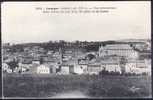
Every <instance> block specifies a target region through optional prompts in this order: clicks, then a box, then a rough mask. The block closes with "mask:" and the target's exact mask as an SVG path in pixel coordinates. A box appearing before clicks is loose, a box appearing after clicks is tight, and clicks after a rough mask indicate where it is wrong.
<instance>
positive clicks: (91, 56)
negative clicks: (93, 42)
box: [87, 54, 96, 60]
mask: <svg viewBox="0 0 153 100" xmlns="http://www.w3.org/2000/svg"><path fill="white" fill-rule="evenodd" d="M87 58H88V59H89V60H92V59H93V58H96V57H95V55H93V54H88V55H87Z"/></svg>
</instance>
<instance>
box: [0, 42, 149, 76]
mask: <svg viewBox="0 0 153 100" xmlns="http://www.w3.org/2000/svg"><path fill="white" fill-rule="evenodd" d="M2 70H3V73H19V74H53V75H71V74H78V75H82V74H89V75H92V74H95V75H99V74H113V75H124V74H129V75H151V40H143V41H138V40H132V41H130V40H126V41H100V42H97V41H95V42H94V41H91V42H87V41H75V42H67V41H64V40H60V41H49V42H45V43H23V44H10V43H4V44H2Z"/></svg>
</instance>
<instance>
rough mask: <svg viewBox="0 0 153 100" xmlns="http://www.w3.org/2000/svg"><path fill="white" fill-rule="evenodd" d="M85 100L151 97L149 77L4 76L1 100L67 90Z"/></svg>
mask: <svg viewBox="0 0 153 100" xmlns="http://www.w3.org/2000/svg"><path fill="white" fill-rule="evenodd" d="M73 90H75V91H76V90H77V91H81V92H82V93H84V94H86V95H88V97H103V98H104V97H106V98H107V97H110V98H111V97H113V98H114V97H136V98H139V97H151V77H149V76H97V75H92V76H91V75H57V76H56V75H36V74H35V75H30V74H27V75H24V74H23V75H19V74H4V75H3V96H4V97H52V96H54V95H56V94H58V93H62V92H67V91H73Z"/></svg>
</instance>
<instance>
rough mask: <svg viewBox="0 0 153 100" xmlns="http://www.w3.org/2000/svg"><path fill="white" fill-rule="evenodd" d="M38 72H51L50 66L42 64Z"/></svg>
mask: <svg viewBox="0 0 153 100" xmlns="http://www.w3.org/2000/svg"><path fill="white" fill-rule="evenodd" d="M37 73H38V74H49V73H50V68H49V67H48V66H46V65H40V66H38V67H37Z"/></svg>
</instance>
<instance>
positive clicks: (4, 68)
mask: <svg viewBox="0 0 153 100" xmlns="http://www.w3.org/2000/svg"><path fill="white" fill-rule="evenodd" d="M2 70H3V71H4V72H7V73H12V69H10V67H9V65H8V64H6V63H2Z"/></svg>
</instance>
